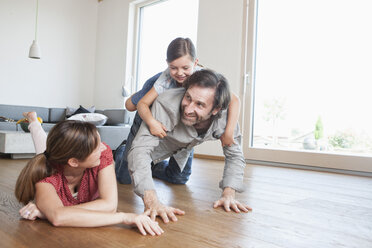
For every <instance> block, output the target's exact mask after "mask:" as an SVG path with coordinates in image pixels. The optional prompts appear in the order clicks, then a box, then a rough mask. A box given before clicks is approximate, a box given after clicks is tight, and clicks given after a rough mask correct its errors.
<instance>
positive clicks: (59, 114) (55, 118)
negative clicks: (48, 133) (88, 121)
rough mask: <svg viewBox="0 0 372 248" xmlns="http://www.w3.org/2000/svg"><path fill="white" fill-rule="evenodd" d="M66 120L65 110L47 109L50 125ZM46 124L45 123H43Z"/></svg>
mask: <svg viewBox="0 0 372 248" xmlns="http://www.w3.org/2000/svg"><path fill="white" fill-rule="evenodd" d="M64 119H66V109H65V108H50V109H49V121H48V122H50V123H57V122H59V121H63V120H64ZM45 122H46V121H45Z"/></svg>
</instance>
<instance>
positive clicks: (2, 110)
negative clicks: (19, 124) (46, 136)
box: [0, 104, 49, 121]
mask: <svg viewBox="0 0 372 248" xmlns="http://www.w3.org/2000/svg"><path fill="white" fill-rule="evenodd" d="M31 111H35V112H36V113H37V115H38V116H39V117H40V118H42V119H43V120H45V121H48V120H49V108H44V107H33V106H21V105H8V104H0V115H1V116H4V117H7V118H10V119H13V120H16V121H18V120H20V119H22V118H24V116H23V112H31Z"/></svg>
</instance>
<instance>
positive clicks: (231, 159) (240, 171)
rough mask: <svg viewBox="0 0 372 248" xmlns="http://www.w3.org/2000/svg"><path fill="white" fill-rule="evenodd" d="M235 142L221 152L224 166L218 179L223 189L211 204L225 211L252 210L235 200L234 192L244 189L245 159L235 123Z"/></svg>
mask: <svg viewBox="0 0 372 248" xmlns="http://www.w3.org/2000/svg"><path fill="white" fill-rule="evenodd" d="M234 136H235V137H234V141H235V144H233V145H232V146H225V147H224V148H223V152H224V155H225V168H224V171H223V178H222V180H221V181H220V188H221V189H223V192H222V195H221V198H220V199H219V200H218V201H216V202H215V203H214V205H213V207H214V208H217V207H219V206H222V207H224V208H225V210H226V211H228V212H229V211H230V208H232V209H233V210H234V211H235V212H237V213H238V212H240V210H241V211H243V212H248V211H249V210H252V208H250V207H249V206H248V205H245V204H242V203H240V202H239V201H237V200H235V192H236V191H238V192H242V191H244V184H243V178H244V168H245V159H244V155H243V152H242V149H241V146H240V144H241V134H240V132H239V126H238V125H237V127H236V129H235V135H234Z"/></svg>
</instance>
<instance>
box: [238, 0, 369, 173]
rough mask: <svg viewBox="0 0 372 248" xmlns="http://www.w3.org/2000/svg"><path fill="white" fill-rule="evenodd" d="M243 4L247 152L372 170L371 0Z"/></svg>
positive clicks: (264, 157)
mask: <svg viewBox="0 0 372 248" xmlns="http://www.w3.org/2000/svg"><path fill="white" fill-rule="evenodd" d="M249 4H250V5H249V8H248V13H247V20H248V28H247V30H248V36H247V37H248V40H247V51H246V52H247V65H246V73H247V80H248V84H247V86H248V87H247V89H248V91H247V94H246V99H245V101H246V103H247V104H246V108H245V117H246V122H245V123H248V124H246V125H245V129H244V137H245V138H244V145H245V154H246V158H248V159H252V160H260V161H271V162H278V163H290V164H301V165H310V166H320V167H327V168H337V169H347V170H356V171H369V172H372V114H370V113H369V112H370V111H369V108H370V107H372V97H370V94H371V91H370V90H369V89H370V85H371V84H372V73H371V68H372V59H371V58H372V46H371V44H372V32H371V31H370V30H371V28H372V25H371V23H372V15H370V13H371V12H372V3H370V2H369V1H365V0H355V1H352V2H349V1H335V0H311V1H309V0H308V1H305V0H300V1H298V0H281V1H276V0H259V1H258V0H257V1H250V3H249Z"/></svg>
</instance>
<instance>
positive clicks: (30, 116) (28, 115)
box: [23, 112, 37, 123]
mask: <svg viewBox="0 0 372 248" xmlns="http://www.w3.org/2000/svg"><path fill="white" fill-rule="evenodd" d="M23 116H24V117H26V118H27V120H28V122H30V123H31V122H34V121H37V115H36V112H24V113H23Z"/></svg>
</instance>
